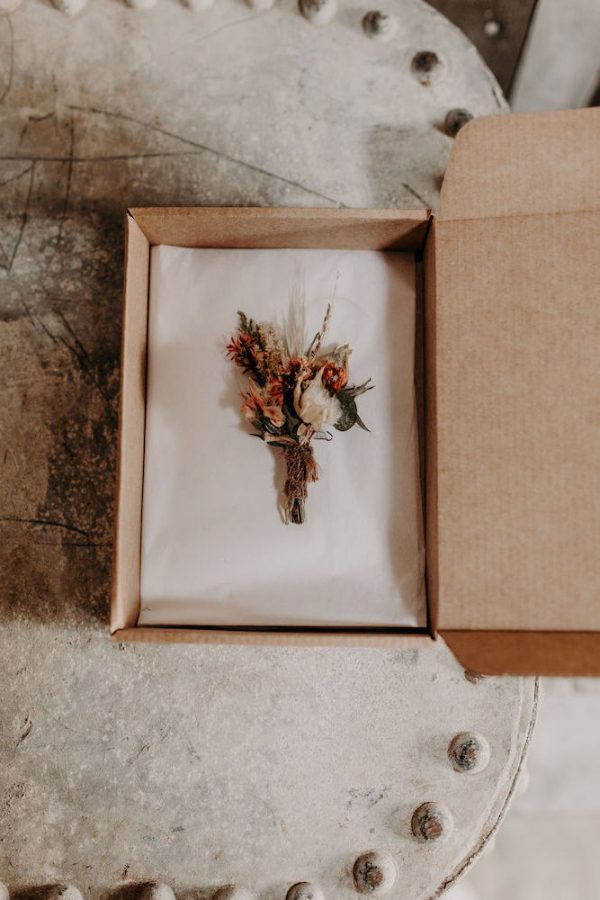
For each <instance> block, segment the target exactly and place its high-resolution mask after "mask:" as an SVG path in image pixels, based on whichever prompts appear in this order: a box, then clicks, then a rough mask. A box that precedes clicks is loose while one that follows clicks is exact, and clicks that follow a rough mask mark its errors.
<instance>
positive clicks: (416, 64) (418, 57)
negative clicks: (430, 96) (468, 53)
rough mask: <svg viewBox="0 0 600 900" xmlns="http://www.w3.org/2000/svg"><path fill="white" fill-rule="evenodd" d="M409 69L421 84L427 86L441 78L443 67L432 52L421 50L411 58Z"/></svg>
mask: <svg viewBox="0 0 600 900" xmlns="http://www.w3.org/2000/svg"><path fill="white" fill-rule="evenodd" d="M410 69H411V72H412V73H413V75H414V76H415V78H417V79H418V80H419V81H420V82H421V84H425V85H427V84H431V83H432V81H436V80H437V79H439V78H440V77H441V74H442V69H443V65H442V61H441V59H440V58H439V56H438V55H437V53H434V52H433V50H421V51H420V52H419V53H415V55H414V56H413V58H412V62H411V64H410Z"/></svg>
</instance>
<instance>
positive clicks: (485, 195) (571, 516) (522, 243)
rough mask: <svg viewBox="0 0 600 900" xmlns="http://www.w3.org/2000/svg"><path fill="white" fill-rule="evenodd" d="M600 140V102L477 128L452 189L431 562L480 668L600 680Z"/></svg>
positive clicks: (438, 362)
mask: <svg viewBox="0 0 600 900" xmlns="http://www.w3.org/2000/svg"><path fill="white" fill-rule="evenodd" d="M599 140H600V111H597V110H586V111H579V112H569V113H558V114H556V113H553V114H535V115H531V116H514V117H499V118H497V119H490V120H482V121H479V122H477V123H476V124H475V126H474V127H473V128H471V127H469V128H467V129H465V132H464V137H460V138H459V140H458V142H457V146H456V148H455V153H454V154H453V157H452V161H451V164H450V167H449V170H448V173H447V181H446V182H445V184H444V189H443V191H442V200H441V203H440V213H439V216H438V218H437V222H436V313H435V335H436V345H435V367H436V368H435V372H431V371H430V377H431V383H430V393H431V394H432V395H433V396H435V403H436V409H437V415H436V423H435V454H436V462H435V467H434V473H433V475H432V477H433V478H435V479H436V483H435V486H433V485H432V484H431V482H430V483H429V485H428V491H432V490H433V491H434V492H435V497H436V500H435V522H436V526H437V528H436V534H437V542H436V548H435V556H433V555H430V556H429V560H428V565H429V566H430V567H431V566H434V567H435V574H434V575H433V576H430V578H432V579H435V582H436V584H437V590H438V593H439V610H440V616H439V628H440V631H441V632H442V634H443V636H444V637H445V638H446V639H447V641H448V643H449V644H450V645H451V646H452V647H453V648H454V649H455V652H457V654H458V655H459V657H460V658H461V660H462V661H463V662H465V664H467V665H469V666H470V667H473V668H476V669H477V670H479V671H491V672H511V673H517V672H529V673H532V672H536V673H546V674H568V673H571V672H576V673H578V674H580V673H582V672H585V673H589V674H596V673H598V672H600V653H598V652H596V650H597V648H598V647H600V636H596V637H594V636H593V635H591V634H590V635H588V636H586V635H585V633H586V632H596V631H600V602H599V601H600V557H599V553H598V547H599V546H600V469H599V468H598V460H599V459H600V405H599V404H600V305H599V304H598V302H597V291H598V284H599V282H600V278H599V268H598V266H599V263H598V259H599V255H598V248H599V247H600V211H599V210H598V207H599V206H600V157H599V155H598V153H597V150H596V148H597V146H598V143H599ZM427 452H428V453H431V452H432V447H431V446H428V448H427ZM428 537H429V536H428ZM428 549H429V543H428ZM452 632H460V635H458V634H454V635H453V634H452ZM482 632H490V634H484V633H482ZM519 632H527V633H532V634H530V635H528V636H527V637H524V636H519V635H518V634H517V633H519ZM538 632H539V634H537V633H538ZM548 632H550V633H552V632H555V633H556V634H555V635H554V636H553V637H551V636H550V635H548V634H547V633H548ZM561 632H562V634H560V633H561ZM511 633H512V634H511Z"/></svg>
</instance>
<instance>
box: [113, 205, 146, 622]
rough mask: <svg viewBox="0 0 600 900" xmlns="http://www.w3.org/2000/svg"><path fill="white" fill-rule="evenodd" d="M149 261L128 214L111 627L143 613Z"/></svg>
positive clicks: (129, 620)
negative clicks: (143, 484)
mask: <svg viewBox="0 0 600 900" xmlns="http://www.w3.org/2000/svg"><path fill="white" fill-rule="evenodd" d="M149 264H150V246H149V244H148V241H147V240H146V238H145V237H144V235H143V233H142V231H141V230H140V228H139V226H138V225H137V224H136V222H135V221H134V219H133V218H132V217H131V216H127V217H126V220H125V286H124V300H123V326H122V327H123V335H122V339H121V395H120V407H119V450H118V457H117V459H118V462H117V465H118V473H117V500H116V513H115V516H116V520H115V543H114V555H113V593H112V602H111V608H110V628H111V631H115V630H117V629H119V628H127V627H130V626H132V625H135V623H136V622H137V617H138V611H139V592H140V522H141V510H142V483H143V477H144V423H145V418H146V410H145V402H146V327H147V321H148V273H149Z"/></svg>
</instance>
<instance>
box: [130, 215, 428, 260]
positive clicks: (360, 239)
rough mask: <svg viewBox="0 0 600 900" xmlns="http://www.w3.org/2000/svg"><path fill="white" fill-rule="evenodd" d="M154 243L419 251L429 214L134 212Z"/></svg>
mask: <svg viewBox="0 0 600 900" xmlns="http://www.w3.org/2000/svg"><path fill="white" fill-rule="evenodd" d="M131 212H132V215H133V216H134V217H135V220H136V222H137V223H138V225H139V227H140V228H141V230H142V232H143V233H144V235H145V236H146V238H147V239H148V241H149V242H150V244H172V245H175V246H177V247H225V248H227V247H237V248H244V247H253V248H266V249H272V248H275V249H277V248H282V247H293V248H298V247H308V248H324V249H340V250H418V249H421V247H422V245H423V241H424V239H425V234H426V231H427V226H428V224H429V219H430V212H429V210H427V209H417V210H375V209H262V208H252V207H250V208H244V207H189V208H184V207H168V208H148V209H133V210H131Z"/></svg>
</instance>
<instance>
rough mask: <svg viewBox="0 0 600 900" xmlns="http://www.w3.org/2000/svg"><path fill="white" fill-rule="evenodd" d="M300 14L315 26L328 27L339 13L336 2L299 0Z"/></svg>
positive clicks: (330, 0) (334, 0)
mask: <svg viewBox="0 0 600 900" xmlns="http://www.w3.org/2000/svg"><path fill="white" fill-rule="evenodd" d="M298 6H299V7H300V12H301V13H302V15H303V16H304V18H305V19H308V21H309V22H312V23H313V24H314V25H327V23H328V22H331V20H332V19H333V17H334V16H335V14H336V12H337V3H336V0H298Z"/></svg>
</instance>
